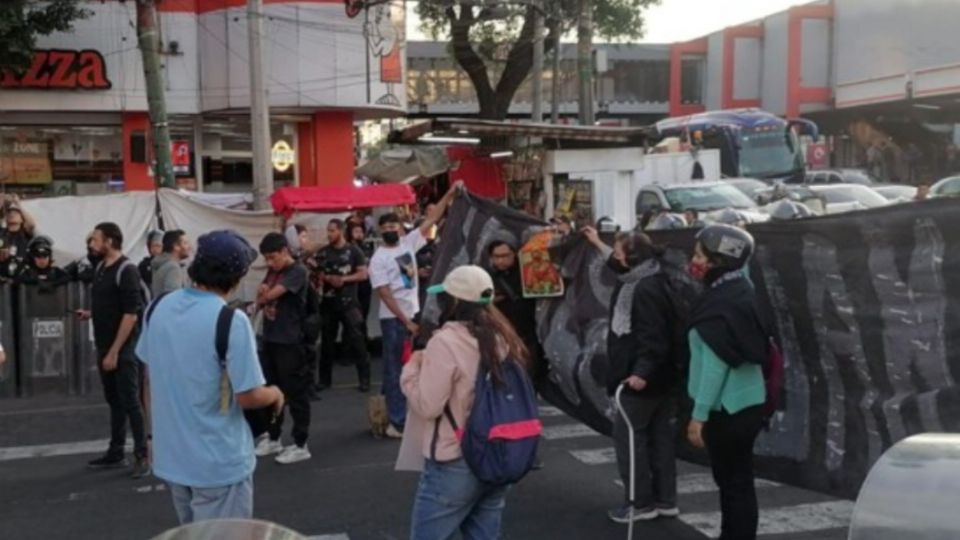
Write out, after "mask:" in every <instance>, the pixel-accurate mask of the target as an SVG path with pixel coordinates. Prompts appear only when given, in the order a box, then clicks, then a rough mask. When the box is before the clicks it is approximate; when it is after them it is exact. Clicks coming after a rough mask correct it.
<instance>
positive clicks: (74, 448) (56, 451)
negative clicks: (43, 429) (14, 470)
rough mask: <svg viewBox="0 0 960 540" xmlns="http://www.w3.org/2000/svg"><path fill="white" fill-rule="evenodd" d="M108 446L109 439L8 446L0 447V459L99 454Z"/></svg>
mask: <svg viewBox="0 0 960 540" xmlns="http://www.w3.org/2000/svg"><path fill="white" fill-rule="evenodd" d="M109 446H110V439H97V440H95V441H78V442H69V443H56V444H37V445H33V446H8V447H6V448H0V461H13V460H16V459H32V458H41V457H56V456H75V455H79V454H101V453H103V452H106V451H107V447H109ZM131 448H132V443H131V442H130V441H127V447H126V450H130V449H131Z"/></svg>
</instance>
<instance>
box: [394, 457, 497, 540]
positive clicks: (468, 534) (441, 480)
mask: <svg viewBox="0 0 960 540" xmlns="http://www.w3.org/2000/svg"><path fill="white" fill-rule="evenodd" d="M507 489H508V487H507V486H491V485H489V484H484V483H482V482H481V481H480V480H478V479H477V477H476V476H474V474H473V472H471V471H470V467H468V466H467V463H466V462H465V461H464V460H463V459H458V460H457V461H453V462H450V463H438V462H436V461H432V460H429V459H428V460H427V462H426V464H425V465H424V469H423V473H422V474H421V475H420V485H419V486H418V487H417V497H416V500H415V502H414V504H413V524H412V525H411V526H410V540H447V539H449V538H453V537H454V535H455V534H456V532H457V531H458V530H459V531H460V534H462V535H463V539H464V540H495V539H497V538H500V521H501V519H502V517H503V509H504V507H505V506H506V505H507V501H506V497H507Z"/></svg>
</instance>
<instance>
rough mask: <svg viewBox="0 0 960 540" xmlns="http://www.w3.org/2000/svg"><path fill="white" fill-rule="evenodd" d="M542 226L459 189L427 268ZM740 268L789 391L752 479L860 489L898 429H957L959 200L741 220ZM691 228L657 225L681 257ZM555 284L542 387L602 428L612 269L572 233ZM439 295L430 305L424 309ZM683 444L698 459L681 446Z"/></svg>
mask: <svg viewBox="0 0 960 540" xmlns="http://www.w3.org/2000/svg"><path fill="white" fill-rule="evenodd" d="M543 225H544V224H543V223H541V222H539V221H537V220H534V219H532V218H529V217H528V216H526V215H524V214H519V213H517V212H514V211H512V210H510V209H508V208H506V207H503V206H500V205H497V204H495V203H492V202H490V201H486V200H481V199H476V198H473V197H470V196H461V197H459V198H458V199H457V201H456V202H455V203H454V205H453V207H452V208H451V211H450V214H449V215H448V219H447V225H446V226H445V227H444V231H443V234H442V236H441V240H440V249H439V253H438V257H437V260H436V262H435V265H434V268H435V273H434V277H433V280H434V281H440V280H442V278H443V276H444V275H445V273H446V271H447V270H449V269H451V268H454V267H456V266H458V265H461V264H468V263H473V264H480V265H482V266H487V263H488V261H486V260H485V258H486V257H485V255H484V253H485V250H484V248H485V247H486V245H488V244H489V242H490V241H492V240H494V239H497V238H502V239H506V240H510V241H512V242H513V243H514V245H520V244H522V243H523V242H524V241H525V240H526V238H528V237H529V235H530V234H531V233H532V232H533V231H535V230H537V229H538V228H539V227H542V226H543ZM749 230H750V231H751V232H752V233H753V234H754V236H755V238H756V240H757V252H756V255H755V257H754V260H753V263H752V266H751V278H752V280H753V281H754V283H755V285H756V287H757V291H758V293H759V295H760V297H761V300H762V304H763V308H764V310H765V311H766V314H767V316H768V317H769V318H770V320H771V321H773V322H774V323H775V326H776V328H777V331H778V336H777V337H778V339H779V341H780V343H781V346H782V348H783V351H784V356H785V359H786V364H787V379H786V395H785V398H784V400H783V404H782V406H781V409H782V410H780V411H779V412H778V413H777V415H776V416H775V417H774V419H773V422H772V426H771V429H770V431H769V432H765V433H763V434H762V435H761V437H760V439H759V441H758V442H757V446H756V453H757V456H758V460H757V469H758V473H759V474H760V475H761V476H765V477H768V478H773V479H776V480H779V481H782V482H787V483H791V484H794V485H801V486H805V487H809V488H812V489H817V490H821V491H827V492H831V493H835V494H840V495H846V496H853V495H855V494H856V492H857V490H858V489H859V487H860V485H861V483H862V482H863V479H864V477H865V476H866V473H867V471H868V470H869V468H870V466H871V465H872V464H873V463H874V462H875V461H876V460H877V459H878V458H879V457H880V455H881V453H883V451H884V450H886V449H887V448H889V447H890V446H891V445H892V444H893V443H895V442H897V441H899V440H900V439H903V438H905V437H907V436H909V435H912V434H914V433H919V432H931V431H934V432H935V431H957V430H958V429H960V388H958V386H957V384H956V381H957V379H958V378H960V307H958V306H960V201H956V200H934V201H929V202H924V203H912V204H902V205H896V206H891V207H887V208H883V209H878V210H871V211H865V212H857V213H852V214H845V215H838V216H830V217H821V218H814V219H808V220H801V221H793V222H781V223H767V224H758V225H752V226H750V227H749ZM693 235H694V231H674V232H669V233H661V234H659V235H657V236H656V237H655V239H656V240H657V241H659V242H663V243H666V244H667V245H668V246H670V247H671V249H670V250H669V255H668V256H669V257H670V258H672V259H674V260H675V261H676V262H677V263H678V264H682V263H683V262H684V260H685V258H686V256H687V254H689V252H690V249H691V248H692V244H693ZM555 257H556V259H557V260H558V261H559V263H560V265H561V269H562V272H563V275H564V277H565V279H566V280H567V290H566V294H565V297H564V298H562V299H551V300H541V301H539V303H538V307H537V314H538V322H539V329H538V330H539V335H540V338H541V342H542V343H543V347H544V350H545V352H546V356H547V361H548V362H549V366H550V369H549V372H548V375H547V378H546V379H545V380H541V381H537V382H538V387H539V388H540V389H541V392H542V393H543V395H544V396H545V397H546V398H547V399H548V400H550V401H551V402H553V403H554V404H555V405H557V406H558V407H560V408H562V409H564V410H565V411H567V412H568V413H570V414H572V415H573V416H575V417H577V418H578V419H580V420H582V421H583V422H585V423H587V424H588V425H590V426H592V427H593V428H594V429H597V430H598V431H601V432H604V433H607V432H609V426H610V423H609V420H608V418H609V417H610V416H609V415H610V414H611V413H612V410H611V408H610V402H609V399H608V397H607V396H606V393H605V390H604V384H603V381H604V370H605V366H606V333H607V312H608V303H609V300H610V296H611V293H612V287H613V283H614V277H613V275H612V273H611V272H610V271H609V270H608V269H607V268H606V265H605V264H604V263H605V261H603V260H602V259H601V257H600V255H599V252H598V251H597V250H596V249H594V248H593V247H592V246H590V245H589V244H588V243H587V242H585V241H584V240H582V239H579V238H576V237H574V238H571V239H570V241H569V242H567V243H566V244H565V245H564V246H562V247H561V248H560V249H558V250H556V254H555ZM435 317H436V307H435V305H432V304H430V303H429V302H428V305H427V307H426V310H425V318H426V319H427V320H431V319H435ZM688 455H690V456H691V457H695V458H696V457H697V456H696V455H695V454H692V453H689V454H688Z"/></svg>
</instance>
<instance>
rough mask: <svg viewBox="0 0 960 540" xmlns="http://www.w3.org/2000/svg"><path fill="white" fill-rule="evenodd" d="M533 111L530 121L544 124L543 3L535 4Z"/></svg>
mask: <svg viewBox="0 0 960 540" xmlns="http://www.w3.org/2000/svg"><path fill="white" fill-rule="evenodd" d="M532 7H533V17H534V18H533V111H532V113H531V114H530V120H532V121H533V122H535V123H539V122H543V2H542V1H537V2H535V3H534V4H533V6H532Z"/></svg>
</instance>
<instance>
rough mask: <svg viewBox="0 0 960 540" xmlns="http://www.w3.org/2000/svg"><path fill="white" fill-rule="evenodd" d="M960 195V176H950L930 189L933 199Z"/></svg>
mask: <svg viewBox="0 0 960 540" xmlns="http://www.w3.org/2000/svg"><path fill="white" fill-rule="evenodd" d="M958 195H960V176H949V177H947V178H944V179H943V180H940V181H939V182H937V183H936V184H934V185H933V186H931V187H930V196H931V197H956V196H958Z"/></svg>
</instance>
